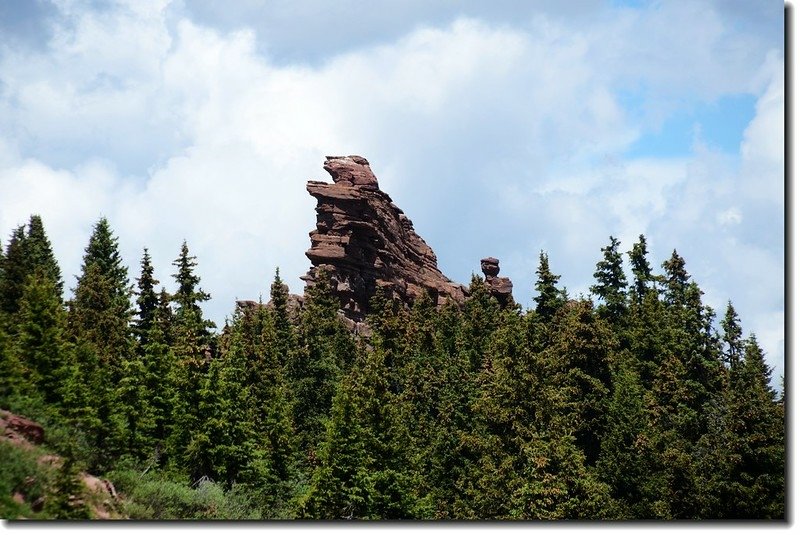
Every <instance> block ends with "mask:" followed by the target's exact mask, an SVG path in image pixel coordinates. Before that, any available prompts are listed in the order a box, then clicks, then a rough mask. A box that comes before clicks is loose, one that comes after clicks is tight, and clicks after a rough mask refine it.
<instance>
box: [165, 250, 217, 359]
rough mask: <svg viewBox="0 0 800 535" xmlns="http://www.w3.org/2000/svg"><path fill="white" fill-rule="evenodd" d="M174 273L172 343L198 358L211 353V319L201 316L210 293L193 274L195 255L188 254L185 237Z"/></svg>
mask: <svg viewBox="0 0 800 535" xmlns="http://www.w3.org/2000/svg"><path fill="white" fill-rule="evenodd" d="M172 265H173V266H175V267H176V268H177V270H178V271H177V272H176V273H175V274H174V275H173V276H172V277H173V278H174V279H175V282H177V284H178V289H177V291H176V292H175V293H174V294H172V300H173V302H174V303H175V304H176V305H177V308H176V311H175V333H174V336H175V343H176V344H177V345H178V349H177V351H178V353H180V354H186V355H187V356H191V357H193V358H195V359H201V358H203V356H204V355H205V353H207V352H208V353H210V352H211V343H212V337H211V331H210V329H213V328H214V327H215V325H214V322H212V321H210V320H206V319H204V318H203V311H202V309H201V308H200V303H203V302H205V301H208V300H209V299H211V296H210V295H209V294H207V293H206V292H204V291H203V290H202V289H201V288H200V287H199V285H200V277H199V276H198V275H197V274H196V273H195V268H196V267H197V257H195V256H191V255H189V247H188V246H187V245H186V241H185V240H184V242H183V244H182V245H181V252H180V255H179V256H178V258H177V259H176V260H175V261H174V262H173V263H172Z"/></svg>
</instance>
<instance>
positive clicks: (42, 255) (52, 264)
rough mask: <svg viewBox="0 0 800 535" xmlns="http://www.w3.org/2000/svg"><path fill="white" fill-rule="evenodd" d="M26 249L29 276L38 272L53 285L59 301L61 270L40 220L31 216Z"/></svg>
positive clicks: (61, 290) (62, 287)
mask: <svg viewBox="0 0 800 535" xmlns="http://www.w3.org/2000/svg"><path fill="white" fill-rule="evenodd" d="M26 248H27V255H28V262H29V275H32V274H33V273H35V272H37V271H39V272H41V273H42V275H43V276H45V277H47V278H49V279H50V280H52V281H53V283H54V284H55V289H56V295H57V296H58V299H59V301H60V300H61V299H62V294H63V292H64V281H63V280H62V279H61V269H60V268H59V267H58V262H57V261H56V257H55V254H53V248H52V246H51V245H50V240H49V239H48V238H47V234H46V233H45V231H44V224H43V223H42V218H41V217H40V216H38V215H32V216H31V218H30V221H29V222H28V236H27V239H26Z"/></svg>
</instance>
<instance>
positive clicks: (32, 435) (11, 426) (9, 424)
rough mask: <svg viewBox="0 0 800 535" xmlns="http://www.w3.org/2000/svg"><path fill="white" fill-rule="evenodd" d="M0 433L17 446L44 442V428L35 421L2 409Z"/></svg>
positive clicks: (0, 412)
mask: <svg viewBox="0 0 800 535" xmlns="http://www.w3.org/2000/svg"><path fill="white" fill-rule="evenodd" d="M0 433H2V436H3V437H4V438H5V439H6V440H8V441H9V442H12V443H15V444H24V443H31V444H37V445H38V444H41V443H42V442H44V428H42V426H41V425H39V424H37V423H36V422H34V421H33V420H28V419H27V418H23V417H22V416H18V415H16V414H14V413H11V412H8V411H5V410H2V409H0Z"/></svg>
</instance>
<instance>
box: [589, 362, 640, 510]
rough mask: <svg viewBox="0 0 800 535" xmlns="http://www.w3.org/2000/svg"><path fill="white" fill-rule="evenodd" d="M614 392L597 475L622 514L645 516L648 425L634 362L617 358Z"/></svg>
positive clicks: (609, 407)
mask: <svg viewBox="0 0 800 535" xmlns="http://www.w3.org/2000/svg"><path fill="white" fill-rule="evenodd" d="M613 390H614V391H613V394H612V397H611V400H610V401H609V406H608V426H607V429H606V432H605V434H604V435H603V437H602V441H601V451H600V458H599V460H598V462H597V467H598V473H599V476H600V478H601V479H602V480H603V481H604V482H606V483H608V485H609V486H610V487H611V494H612V496H613V497H614V498H615V499H616V500H618V503H619V504H622V507H623V510H622V511H621V516H622V517H623V518H646V517H647V516H648V515H649V513H650V511H651V507H650V506H649V504H648V497H647V496H646V495H645V494H644V492H643V491H644V488H645V482H646V480H647V477H648V468H649V467H648V465H647V462H646V459H647V456H648V454H649V453H650V452H649V451H648V448H647V445H648V436H647V433H648V426H647V414H646V412H645V404H644V395H645V390H644V388H642V385H641V382H640V380H639V376H638V374H637V373H636V370H635V367H634V365H632V363H631V362H629V361H628V360H623V361H621V362H620V364H619V366H617V368H616V369H615V370H614V375H613Z"/></svg>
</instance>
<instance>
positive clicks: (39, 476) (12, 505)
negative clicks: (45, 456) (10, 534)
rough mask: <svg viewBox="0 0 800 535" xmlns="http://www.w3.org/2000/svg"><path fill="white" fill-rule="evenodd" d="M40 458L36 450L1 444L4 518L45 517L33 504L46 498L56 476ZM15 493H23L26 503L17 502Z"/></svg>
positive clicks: (0, 502)
mask: <svg viewBox="0 0 800 535" xmlns="http://www.w3.org/2000/svg"><path fill="white" fill-rule="evenodd" d="M36 457H37V454H36V453H35V452H34V451H26V450H24V449H22V448H20V447H17V446H14V445H12V444H10V443H8V442H5V441H0V467H2V469H0V518H22V517H24V518H42V515H40V514H37V513H34V512H33V510H32V509H31V504H32V503H33V502H35V501H36V500H37V499H39V498H43V497H44V496H45V493H46V491H47V489H48V487H49V486H50V484H51V482H52V481H51V480H52V476H53V474H52V472H51V470H48V469H47V468H45V467H42V466H40V465H39V464H38V463H37V462H36ZM15 493H20V494H22V495H23V496H24V498H25V502H24V503H22V504H20V503H17V502H16V501H14V499H13V496H14V494H15Z"/></svg>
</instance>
